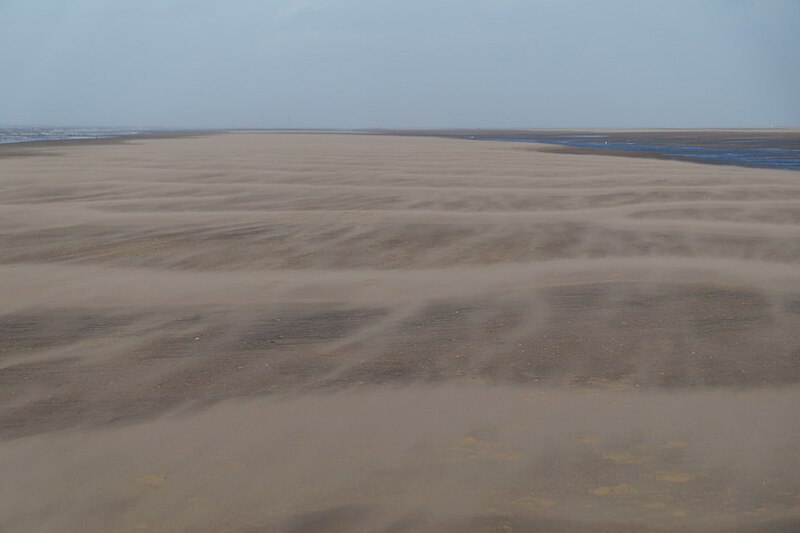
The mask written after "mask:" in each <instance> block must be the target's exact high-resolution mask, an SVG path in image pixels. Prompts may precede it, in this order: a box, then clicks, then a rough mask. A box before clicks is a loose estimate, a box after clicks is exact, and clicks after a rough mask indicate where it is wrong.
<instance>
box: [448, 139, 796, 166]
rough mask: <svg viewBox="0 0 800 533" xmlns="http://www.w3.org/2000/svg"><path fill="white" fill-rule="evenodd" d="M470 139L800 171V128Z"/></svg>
mask: <svg viewBox="0 0 800 533" xmlns="http://www.w3.org/2000/svg"><path fill="white" fill-rule="evenodd" d="M462 137H466V138H469V139H475V140H492V141H506V142H522V143H525V142H528V143H543V144H554V145H559V146H569V147H572V148H583V149H589V150H599V151H617V152H638V153H639V155H642V156H645V157H647V156H651V157H659V158H665V159H676V160H679V161H692V162H696V163H715V164H723V165H736V166H743V167H758V168H777V169H784V170H800V131H798V130H784V131H779V130H778V131H764V132H759V133H752V132H748V131H746V130H741V131H732V130H727V131H717V132H715V131H707V132H686V131H681V132H678V131H675V132H670V131H646V132H613V133H553V132H523V133H519V132H513V133H511V132H509V133H501V134H481V133H476V134H474V135H464V136H462Z"/></svg>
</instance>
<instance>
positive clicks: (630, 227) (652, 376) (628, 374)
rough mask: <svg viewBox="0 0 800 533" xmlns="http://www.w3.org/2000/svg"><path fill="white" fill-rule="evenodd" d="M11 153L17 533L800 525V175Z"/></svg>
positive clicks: (7, 343)
mask: <svg viewBox="0 0 800 533" xmlns="http://www.w3.org/2000/svg"><path fill="white" fill-rule="evenodd" d="M548 150H549V149H548V148H546V147H541V148H540V147H538V146H536V145H530V144H526V145H516V144H512V143H502V142H480V143H478V142H474V141H466V140H456V139H439V138H415V137H392V136H362V135H346V134H327V135H323V134H255V133H239V134H225V135H205V136H190V137H183V138H172V139H167V138H163V139H138V140H124V141H113V142H93V143H67V144H57V143H53V144H49V143H48V144H41V145H25V146H20V145H16V146H13V147H0V192H2V195H1V196H0V198H2V200H1V203H0V230H1V231H0V250H2V255H0V294H2V295H3V298H2V299H0V472H2V473H3V476H2V478H0V531H12V532H15V531H20V532H21V531H76V532H77V531H104V532H105V531H237V532H239V531H242V532H255V531H263V532H273V531H276V532H285V533H300V532H318V531H331V532H351V531H376V532H385V533H389V532H402V531H420V532H432V533H434V532H435V533H438V532H451V531H452V532H463V531H467V532H470V531H476V532H509V531H569V532H573V531H577V532H582V531H587V532H589V531H622V532H627V531H631V532H634V531H636V532H641V531H657V532H662V531H663V532H671V531H687V530H691V531H731V532H749V531H753V532H755V531H759V532H760V531H767V532H770V531H771V532H778V531H787V532H788V531H797V530H800V417H798V416H797V413H798V412H799V410H800V387H798V383H800V173H797V172H787V171H777V170H758V169H746V168H734V167H724V166H709V165H697V164H691V163H681V162H674V161H661V160H648V159H641V158H621V157H608V156H595V155H580V156H578V155H570V154H564V153H552V152H551V151H548Z"/></svg>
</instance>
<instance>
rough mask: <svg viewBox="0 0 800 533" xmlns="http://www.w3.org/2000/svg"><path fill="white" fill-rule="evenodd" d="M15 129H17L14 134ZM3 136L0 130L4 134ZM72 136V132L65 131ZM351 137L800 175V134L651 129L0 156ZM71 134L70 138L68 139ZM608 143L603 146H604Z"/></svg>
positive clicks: (60, 141) (412, 132) (83, 140)
mask: <svg viewBox="0 0 800 533" xmlns="http://www.w3.org/2000/svg"><path fill="white" fill-rule="evenodd" d="M11 129H13V128H11ZM2 131H3V130H0V133H2ZM63 131H64V132H69V129H68V128H64V129H63ZM237 132H238V133H266V134H297V135H303V134H331V135H333V134H349V135H385V136H397V137H438V138H449V139H463V140H472V141H495V142H514V143H519V144H525V143H530V144H534V143H535V144H537V145H538V146H536V148H535V150H537V151H542V152H550V153H559V154H571V155H603V156H616V157H633V158H645V159H660V160H670V161H681V162H688V163H700V164H710V165H723V166H736V167H743V168H769V169H775V170H790V171H795V172H797V171H800V129H796V128H782V129H750V128H743V129H702V130H700V129H652V130H634V129H631V130H569V129H564V130H556V129H542V130H496V129H452V130H450V129H431V130H424V129H409V130H401V129H372V130H310V129H296V130H286V129H275V130H270V129H230V130H167V131H152V130H151V131H147V130H142V132H141V133H110V134H108V135H101V136H97V137H83V136H76V137H75V138H52V139H49V138H46V137H44V138H40V139H26V140H23V141H11V142H0V156H3V155H25V154H24V152H26V151H27V150H26V148H27V147H30V146H42V145H43V144H47V145H48V146H69V145H78V144H80V145H83V144H109V143H118V142H125V141H129V140H136V139H142V140H152V139H168V138H178V137H193V136H200V135H216V134H220V135H222V134H228V133H237ZM67 134H68V133H67ZM601 140H602V141H608V142H606V143H605V144H607V146H604V145H601V143H600V141H601Z"/></svg>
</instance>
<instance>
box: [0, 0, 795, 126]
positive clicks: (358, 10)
mask: <svg viewBox="0 0 800 533" xmlns="http://www.w3.org/2000/svg"><path fill="white" fill-rule="evenodd" d="M0 124H5V125H10V124H26V125H28V124H40V125H97V126H164V127H264V128H284V127H318V128H365V127H532V128H534V127H626V126H642V127H648V126H649V127H713V126H717V127H725V126H769V125H800V0H760V1H759V0H752V1H747V0H661V1H651V0H619V1H614V0H607V1H602V0H526V1H523V0H0Z"/></svg>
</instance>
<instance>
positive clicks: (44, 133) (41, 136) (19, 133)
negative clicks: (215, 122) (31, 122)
mask: <svg viewBox="0 0 800 533" xmlns="http://www.w3.org/2000/svg"><path fill="white" fill-rule="evenodd" d="M151 133H155V132H154V130H148V129H136V128H44V127H42V128H39V127H7V128H1V127H0V144H8V143H20V142H38V141H68V140H73V139H109V138H112V137H127V136H133V135H144V134H151Z"/></svg>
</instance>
